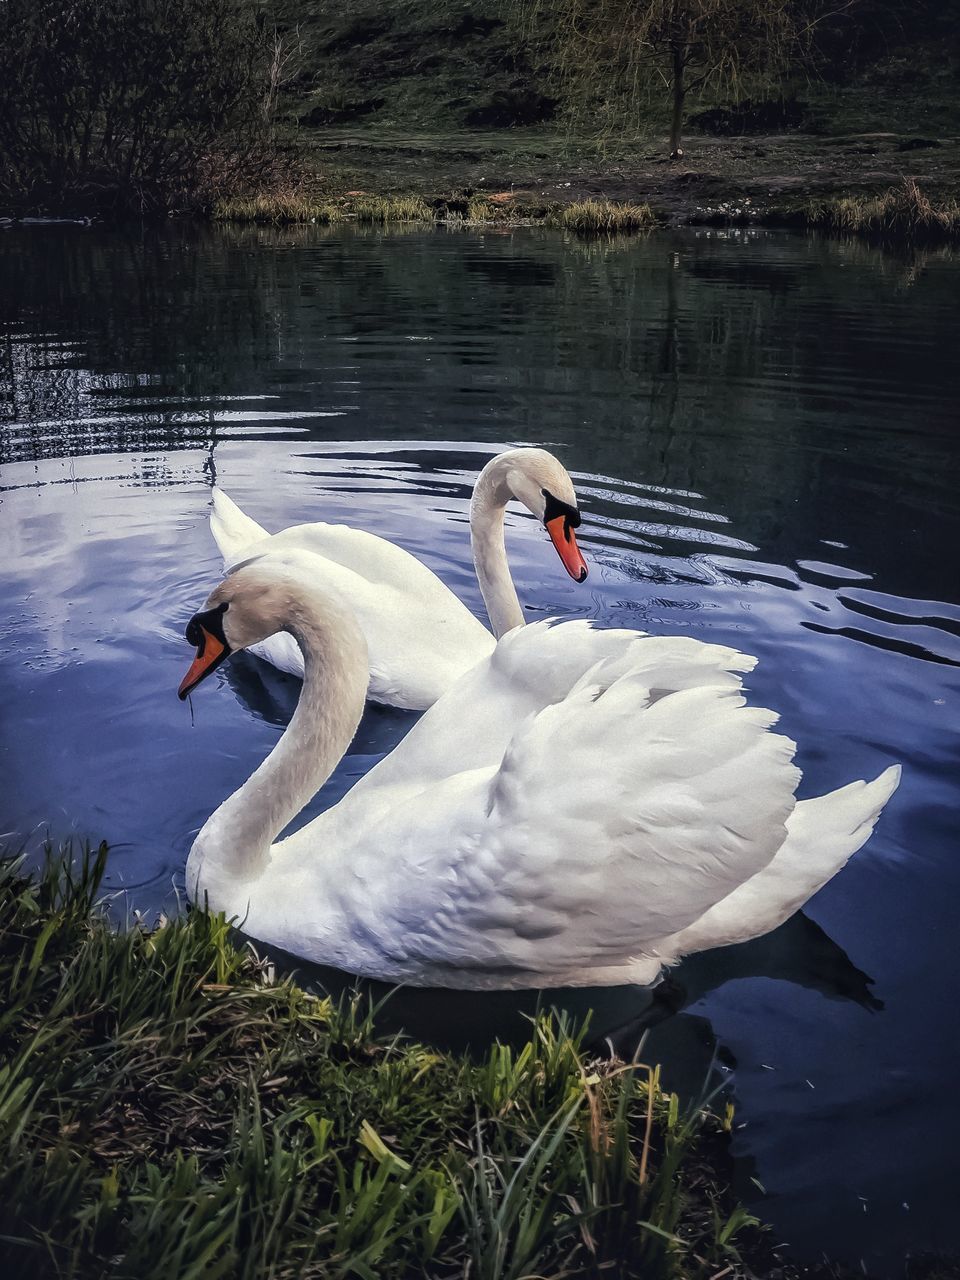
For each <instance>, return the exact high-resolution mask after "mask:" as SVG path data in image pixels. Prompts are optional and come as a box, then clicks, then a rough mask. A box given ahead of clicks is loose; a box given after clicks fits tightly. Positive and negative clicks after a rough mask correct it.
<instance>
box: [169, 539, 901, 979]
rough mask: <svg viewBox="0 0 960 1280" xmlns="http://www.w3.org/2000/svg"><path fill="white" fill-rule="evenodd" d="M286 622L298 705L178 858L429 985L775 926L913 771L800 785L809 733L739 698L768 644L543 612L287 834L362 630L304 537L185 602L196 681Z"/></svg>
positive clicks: (333, 730)
mask: <svg viewBox="0 0 960 1280" xmlns="http://www.w3.org/2000/svg"><path fill="white" fill-rule="evenodd" d="M278 628H282V629H284V630H286V631H288V632H289V633H290V634H291V635H293V636H294V637H295V638H296V640H297V642H298V644H299V645H300V647H301V649H302V651H303V654H304V659H305V671H304V683H303V689H302V692H301V695H300V701H299V704H298V706H297V710H296V712H295V714H294V716H293V719H292V721H291V722H290V725H289V726H288V728H287V730H286V732H285V733H284V734H283V736H282V737H281V739H280V741H279V742H278V744H277V745H276V747H275V748H274V750H273V751H272V752H271V753H270V755H269V756H268V757H267V759H266V760H265V761H264V762H263V763H262V764H261V765H260V767H259V768H258V769H257V770H256V772H255V773H253V775H252V776H251V777H250V778H249V779H248V780H247V781H246V782H245V783H244V784H243V786H242V787H240V789H239V790H238V791H237V792H236V793H235V794H234V795H232V796H230V797H229V799H227V800H226V801H224V803H223V804H222V805H221V806H220V807H219V808H218V809H217V810H216V812H215V813H214V814H213V815H212V816H211V817H210V818H209V819H208V820H207V822H206V823H205V824H204V826H203V827H202V828H201V830H200V833H199V835H198V836H197V838H196V840H195V842H194V844H193V847H192V849H191V851H190V855H189V858H188V861H187V873H186V874H187V888H188V892H189V893H190V895H191V897H192V898H193V899H194V900H195V901H200V902H203V901H205V900H206V902H207V903H208V905H209V906H210V907H211V908H212V909H214V910H218V911H223V912H225V913H226V915H227V916H228V917H233V918H235V919H236V920H237V921H238V922H239V924H240V927H241V928H243V930H244V931H245V932H246V933H248V934H250V935H251V936H252V937H254V938H258V939H261V940H262V941H264V942H267V943H273V944H276V945H278V946H281V947H283V948H285V949H286V950H288V951H291V952H294V953H295V954H298V955H300V956H303V957H305V958H306V959H309V960H312V961H316V962H320V963H324V964H330V965H336V966H338V967H339V968H341V969H345V970H347V971H348V972H352V973H359V974H364V975H367V976H370V977H377V978H383V979H386V980H388V981H402V982H407V983H411V984H414V985H420V986H448V987H462V988H495V987H549V986H569V985H588V984H589V985H593V984H606V985H614V984H617V983H649V982H652V981H653V980H654V979H655V978H656V977H657V975H658V973H659V971H660V968H661V966H662V965H663V964H669V963H672V962H673V961H675V960H677V959H678V958H679V957H680V956H681V955H683V954H685V953H687V952H690V951H697V950H703V949H705V948H707V947H713V946H719V945H722V944H724V943H728V942H735V941H740V940H742V939H745V938H747V937H751V936H754V935H756V934H760V933H764V932H766V931H767V930H769V929H772V928H774V927H775V926H776V925H778V924H779V923H781V921H783V920H784V919H786V917H787V916H788V915H790V914H791V913H792V912H793V911H794V910H795V909H796V908H797V907H799V906H800V905H801V904H802V903H803V902H805V901H806V899H807V898H808V897H810V895H811V894H813V893H815V892H816V890H817V889H819V888H820V886H821V885H823V884H825V883H826V881H827V880H829V879H830V877H831V876H832V875H834V873H835V872H837V871H838V870H839V869H840V868H841V867H842V866H843V864H844V863H845V862H846V860H847V859H848V858H849V857H850V855H851V854H852V853H854V852H855V851H856V850H857V849H858V848H859V847H860V846H861V845H862V844H863V843H864V841H865V840H866V839H867V837H868V836H869V834H870V832H871V830H872V829H873V825H874V823H875V822H876V820H877V817H878V816H879V814H880V811H881V809H882V808H883V806H884V804H885V802H886V801H887V800H888V799H889V797H890V795H891V794H892V792H893V791H894V789H895V788H896V786H897V782H898V779H899V775H900V769H899V766H893V767H891V768H889V769H887V770H886V771H885V772H884V773H882V774H881V775H880V776H879V777H878V778H876V779H875V780H874V781H873V782H870V783H864V782H853V783H850V784H849V785H848V786H846V787H842V788H841V789H840V790H839V791H835V792H833V793H831V794H830V795H826V796H822V797H819V798H817V799H812V800H801V801H797V800H796V799H795V797H794V789H795V787H796V785H797V782H798V780H799V777H800V772H799V770H798V769H797V768H796V767H795V765H794V764H793V763H792V757H793V752H794V744H793V743H792V742H790V741H789V739H787V738H785V737H782V736H780V735H778V734H774V733H771V732H769V730H770V727H771V726H772V725H773V724H774V723H775V721H776V718H777V717H776V716H775V715H774V714H773V713H772V712H770V711H765V710H762V709H758V708H754V707H747V706H746V704H745V700H744V698H743V696H742V693H741V683H740V678H739V673H741V672H744V671H749V670H750V669H751V668H752V667H753V665H754V659H753V658H749V657H745V656H744V655H743V654H740V653H737V652H736V651H735V650H733V649H727V648H724V647H723V646H720V645H712V644H703V643H701V642H699V641H696V640H692V639H688V638H677V637H655V636H644V635H643V634H642V633H638V632H634V631H622V630H616V631H613V630H611V631H603V630H596V629H594V628H592V627H591V626H590V624H588V623H586V622H579V621H577V622H566V623H560V624H559V625H556V626H550V625H549V624H547V623H543V622H540V623H535V624H533V625H531V626H527V627H520V628H517V629H516V630H515V631H512V632H511V633H510V634H509V635H507V636H505V637H504V638H503V639H502V640H501V641H500V642H499V644H498V645H497V647H496V650H495V651H494V652H493V653H492V654H491V655H490V656H489V657H488V658H486V659H484V660H483V661H482V662H480V663H479V664H478V665H477V666H476V667H475V668H474V669H473V670H472V671H470V672H468V674H467V675H466V676H464V677H463V678H462V679H461V680H459V681H458V682H457V684H456V685H455V686H454V687H453V688H452V689H450V690H449V691H448V692H447V693H446V694H444V695H443V697H441V698H440V699H439V701H437V702H436V703H435V704H434V706H433V707H432V708H431V709H430V710H429V711H427V713H426V714H425V715H424V716H423V717H422V719H421V720H420V721H419V722H418V723H417V724H416V725H415V726H414V727H413V729H412V730H411V731H410V733H409V734H408V735H407V737H406V738H404V740H403V741H402V742H401V743H400V745H399V746H398V747H397V748H396V749H395V750H394V751H393V752H392V753H391V754H390V755H389V756H387V757H386V758H385V759H384V760H383V761H381V762H380V763H379V764H378V765H376V767H375V768H373V769H372V770H371V771H370V772H369V773H368V774H367V775H366V777H364V778H363V779H361V781H359V782H358V783H357V784H356V786H354V788H353V789H352V790H351V791H350V792H349V793H348V794H347V795H346V796H345V797H344V798H343V799H342V800H341V801H340V802H339V803H338V804H337V805H335V806H334V807H333V808H332V809H329V810H328V811H327V812H326V813H323V814H321V815H320V816H319V817H317V818H314V819H313V820H312V821H311V822H309V823H308V824H307V825H306V826H304V827H303V828H302V829H301V830H299V831H297V832H295V833H294V834H293V835H291V836H288V837H287V838H286V839H283V840H279V841H278V842H277V843H275V844H272V843H271V841H273V840H274V839H276V837H277V835H278V833H280V832H281V831H283V829H284V828H285V827H286V825H287V824H288V823H289V822H290V821H291V820H292V819H293V818H294V817H295V816H296V814H297V813H299V811H300V810H301V809H302V808H303V806H304V805H305V804H306V802H307V801H308V800H309V799H310V798H311V796H313V794H314V793H315V791H316V790H317V789H318V788H319V786H320V785H321V784H322V783H323V782H324V780H325V779H326V778H327V777H328V776H329V774H330V773H331V772H332V770H333V769H334V768H335V766H336V764H337V762H338V760H339V759H340V758H341V756H342V754H343V753H344V751H345V750H346V748H347V746H348V745H349V743H350V740H351V737H352V736H353V733H354V730H355V728H356V726H357V723H358V721H359V718H360V715H361V712H362V710H363V704H364V697H365V694H366V683H367V655H366V649H365V645H364V641H363V635H362V632H361V630H360V628H359V627H358V625H357V623H356V622H355V621H354V619H353V618H352V617H351V615H350V613H349V612H348V611H347V610H346V609H345V608H344V607H343V606H342V605H341V604H340V603H339V602H338V601H336V600H334V599H333V598H332V597H330V596H328V595H327V594H326V593H325V592H324V591H323V590H322V588H321V586H320V585H319V584H318V582H317V578H316V573H315V572H314V571H313V566H312V564H311V558H310V556H309V555H305V554H304V553H295V552H290V553H278V552H268V553H266V554H264V555H263V556H261V557H258V558H256V559H254V560H253V561H251V562H249V563H247V564H245V565H243V566H241V567H239V568H238V569H237V570H236V571H234V572H233V573H232V574H230V575H229V576H228V577H227V578H226V579H225V580H224V581H223V582H222V583H221V584H220V585H219V586H218V587H217V588H216V589H215V590H214V592H213V593H212V594H211V596H210V597H209V599H208V600H207V603H206V605H205V607H204V609H203V611H202V612H200V613H198V614H196V615H195V616H194V617H193V619H192V620H191V621H190V623H189V625H188V627H187V638H188V640H190V641H191V643H195V644H196V645H197V656H196V658H195V660H194V662H193V664H192V666H191V667H190V669H189V671H188V672H187V674H186V676H185V677H184V679H183V682H182V684H181V686H180V696H181V697H185V696H186V695H187V693H189V692H190V690H191V689H193V688H194V687H195V686H196V685H197V684H199V682H200V681H201V680H202V679H203V678H204V677H205V676H206V675H207V674H209V672H210V671H212V670H214V668H215V667H217V666H218V665H219V664H220V663H221V662H222V661H223V660H224V659H225V658H227V657H228V656H229V655H230V654H231V653H232V652H234V651H235V650H237V649H243V648H249V647H250V646H251V645H253V644H256V643H258V642H259V641H260V640H262V639H263V638H264V636H266V635H269V634H271V633H272V632H273V631H275V630H277V629H278Z"/></svg>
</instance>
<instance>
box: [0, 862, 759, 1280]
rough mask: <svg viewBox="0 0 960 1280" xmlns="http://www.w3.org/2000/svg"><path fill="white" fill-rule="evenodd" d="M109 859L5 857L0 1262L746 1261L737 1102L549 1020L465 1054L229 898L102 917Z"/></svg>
mask: <svg viewBox="0 0 960 1280" xmlns="http://www.w3.org/2000/svg"><path fill="white" fill-rule="evenodd" d="M105 858H106V849H105V847H101V848H100V850H98V851H96V852H93V853H89V852H88V853H87V854H86V855H84V856H83V857H82V858H80V859H79V861H78V862H77V863H76V864H75V866H74V867H73V868H72V869H71V867H70V865H69V864H68V863H63V862H61V861H58V860H56V859H52V858H51V859H50V860H49V861H48V864H47V866H46V868H45V869H44V870H43V871H42V872H41V873H40V874H39V875H37V876H31V875H29V874H27V873H26V872H25V871H24V869H23V867H22V866H21V864H20V863H18V862H17V861H16V860H15V859H10V858H4V859H3V860H2V861H0V977H2V985H3V996H4V999H3V1002H2V1006H0V1007H2V1010H3V1012H2V1014H0V1148H2V1157H3V1158H2V1160H0V1257H2V1259H3V1274H4V1276H5V1277H18V1276H24V1277H27V1276H29V1277H43V1276H57V1277H98V1280H99V1278H100V1277H134V1276H136V1277H137V1278H138V1280H151V1278H153V1277H156V1278H157V1280H172V1277H176V1278H177V1280H200V1278H201V1277H203V1280H216V1278H217V1277H224V1276H229V1277H247V1278H250V1280H253V1277H272V1278H276V1280H283V1278H285V1277H291V1278H292V1277H323V1278H327V1277H331V1278H332V1277H348V1276H355V1277H360V1278H361V1280H373V1277H377V1278H379V1277H405V1276H413V1275H416V1276H436V1277H438V1278H439V1277H448V1276H466V1275H469V1276H471V1277H477V1278H478V1280H481V1278H483V1277H487V1278H489V1280H494V1278H496V1280H509V1278H510V1277H515V1278H517V1280H519V1277H522V1276H532V1275H537V1276H543V1277H558V1278H559V1277H560V1276H565V1277H566V1276H569V1277H573V1276H584V1277H600V1276H609V1277H632V1276H643V1277H645V1278H646V1280H657V1278H658V1277H664V1278H667V1277H671V1278H673V1280H683V1278H685V1277H704V1280H705V1278H706V1277H707V1276H712V1275H714V1274H716V1273H717V1272H721V1273H723V1274H725V1275H733V1274H735V1273H737V1272H738V1271H739V1262H738V1258H739V1254H738V1246H741V1242H742V1240H743V1239H744V1234H746V1236H747V1237H750V1236H753V1237H757V1238H759V1233H757V1232H756V1231H755V1229H754V1226H753V1221H754V1220H753V1219H750V1218H749V1216H748V1215H746V1214H745V1212H744V1211H743V1210H742V1209H741V1208H740V1207H739V1206H738V1205H737V1204H736V1202H735V1201H734V1200H733V1198H732V1196H731V1194H730V1192H729V1191H728V1190H727V1189H725V1188H724V1187H723V1186H722V1185H721V1184H718V1182H717V1179H716V1176H715V1169H714V1167H713V1165H712V1164H711V1160H712V1158H713V1157H712V1156H711V1157H710V1159H708V1158H707V1155H706V1153H707V1152H708V1150H709V1149H710V1147H711V1144H713V1145H716V1144H719V1146H720V1147H721V1148H722V1147H723V1143H724V1141H725V1139H724V1134H723V1130H724V1128H725V1127H729V1117H728V1118H727V1120H726V1121H721V1120H719V1119H716V1118H715V1117H713V1116H712V1115H711V1114H709V1113H708V1112H707V1111H705V1110H703V1109H695V1110H693V1111H691V1112H690V1113H689V1114H686V1115H684V1114H681V1112H680V1109H679V1106H678V1102H677V1099H676V1098H675V1097H673V1096H671V1095H668V1094H666V1093H664V1092H663V1091H662V1090H661V1088H660V1085H659V1081H658V1077H657V1072H656V1070H651V1069H649V1068H646V1067H642V1066H637V1065H632V1064H626V1063H623V1062H618V1061H610V1060H601V1059H597V1058H592V1057H590V1056H589V1055H588V1054H587V1053H586V1051H585V1049H584V1043H585V1041H584V1032H583V1029H579V1030H577V1029H573V1028H571V1027H569V1026H568V1025H566V1024H565V1023H563V1022H562V1021H560V1020H558V1019H556V1018H555V1017H552V1016H546V1015H545V1016H542V1017H540V1018H539V1019H538V1020H537V1021H536V1023H535V1024H533V1025H532V1026H531V1032H530V1039H529V1041H528V1043H527V1044H525V1045H524V1046H523V1047H522V1048H520V1049H519V1050H514V1049H510V1048H508V1047H507V1046H505V1045H501V1044H495V1045H494V1046H493V1047H491V1048H490V1049H489V1051H488V1052H487V1053H486V1055H485V1056H483V1057H481V1058H479V1059H476V1060H471V1059H468V1058H466V1057H462V1056H457V1055H454V1054H448V1053H440V1052H436V1051H433V1050H431V1049H428V1048H426V1047H424V1046H422V1045H417V1044H414V1043H409V1042H406V1041H404V1040H402V1039H398V1038H396V1037H394V1038H393V1039H390V1040H386V1039H384V1038H382V1037H380V1036H378V1034H377V1032H376V1029H375V1021H374V1016H373V1014H374V1011H373V1010H371V1008H370V1007H369V1004H368V1003H367V1002H365V1001H364V1000H363V999H361V997H359V996H357V995H354V996H352V997H350V998H348V999H344V1000H341V1001H339V1002H332V1001H331V1000H329V999H319V998H316V997H313V996H310V995H308V994H307V993H305V992H304V991H303V990H301V989H300V988H299V987H298V986H296V985H295V983H294V982H292V981H290V980H284V981H276V980H274V979H273V977H272V970H271V967H270V966H269V965H268V964H266V963H265V962H263V961H262V960H259V959H258V958H257V957H256V955H254V954H253V952H252V951H251V950H250V949H249V948H239V947H238V946H237V945H235V943H234V942H233V941H232V939H231V935H230V930H229V928H228V926H227V924H226V923H225V921H224V920H223V918H222V917H218V916H212V915H207V914H204V913H203V912H199V911H195V912H191V913H190V914H189V915H188V916H187V917H185V918H181V919H176V920H172V921H161V922H160V923H159V924H158V926H157V927H156V928H154V929H146V928H144V927H142V926H140V925H138V926H137V927H133V928H130V929H128V930H126V931H122V932H118V931H116V930H115V929H114V928H113V927H112V926H111V924H110V923H109V921H108V920H107V919H106V917H105V915H104V913H103V909H102V907H101V906H100V905H98V901H99V897H100V887H99V886H100V880H101V876H102V874H103V870H104V865H105ZM744 1228H746V1233H745V1232H744Z"/></svg>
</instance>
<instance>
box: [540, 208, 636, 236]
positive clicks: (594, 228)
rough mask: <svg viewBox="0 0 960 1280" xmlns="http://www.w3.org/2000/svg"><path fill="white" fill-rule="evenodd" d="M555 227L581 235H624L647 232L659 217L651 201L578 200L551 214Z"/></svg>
mask: <svg viewBox="0 0 960 1280" xmlns="http://www.w3.org/2000/svg"><path fill="white" fill-rule="evenodd" d="M551 222H552V223H553V224H554V225H555V226H560V227H564V228H565V229H566V230H568V231H575V232H576V233H577V234H578V235H601V236H605V235H622V234H624V233H627V232H633V231H648V230H650V228H651V227H654V226H656V224H657V218H656V215H655V214H654V212H653V210H652V209H651V208H650V206H649V205H648V204H618V203H616V202H615V201H612V200H577V201H575V202H574V203H573V204H568V205H566V206H565V207H564V208H562V209H559V210H558V211H557V212H556V213H555V214H553V215H552V217H551Z"/></svg>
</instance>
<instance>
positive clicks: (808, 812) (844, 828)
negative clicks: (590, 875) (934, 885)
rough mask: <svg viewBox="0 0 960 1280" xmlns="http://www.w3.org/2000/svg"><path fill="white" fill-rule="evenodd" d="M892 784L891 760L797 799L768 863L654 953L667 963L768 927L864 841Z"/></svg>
mask: <svg viewBox="0 0 960 1280" xmlns="http://www.w3.org/2000/svg"><path fill="white" fill-rule="evenodd" d="M899 783H900V766H899V765H898V764H894V765H891V766H890V768H889V769H885V770H884V771H883V773H881V774H880V776H879V777H878V778H874V779H873V781H872V782H851V783H849V784H848V785H847V786H845V787H840V789H839V790H837V791H831V792H829V794H827V795H825V796H817V797H816V798H815V799H812V800H799V801H798V802H797V805H796V808H795V809H794V811H793V813H792V814H791V815H790V817H789V818H788V819H787V822H786V827H787V838H786V839H785V840H784V842H783V844H782V845H781V846H780V848H779V849H778V850H777V853H776V854H775V855H774V857H773V859H772V861H771V862H769V863H768V864H767V866H766V867H764V869H763V870H762V871H760V872H758V873H757V874H756V875H755V876H752V877H751V878H750V879H749V880H747V881H745V883H744V884H742V885H740V887H739V888H738V889H734V891H733V892H732V893H730V894H728V895H727V896H726V897H725V898H724V899H722V901H720V902H718V903H717V904H716V905H715V906H713V907H711V908H710V910H709V911H707V912H705V913H704V915H702V916H701V917H700V919H699V920H696V921H695V922H694V923H693V924H692V925H690V926H689V928H687V929H683V930H682V931H681V932H680V933H677V934H674V935H673V936H672V937H670V938H665V939H663V940H662V941H661V942H660V943H659V944H658V946H657V948H656V950H657V952H658V954H660V955H662V956H663V958H664V960H667V961H671V960H675V959H679V957H680V956H683V955H689V954H690V953H691V952H694V951H706V950H708V949H709V948H710V947H724V946H728V945H729V944H730V943H734V942H746V941H747V939H748V938H757V937H760V935H761V934H764V933H769V932H770V930H771V929H776V927H777V926H778V925H780V924H783V922H784V920H786V919H788V918H789V917H790V916H792V915H793V913H794V912H795V911H798V910H799V909H800V907H802V906H803V904H804V903H805V902H806V901H807V900H808V899H809V898H812V897H813V895H814V894H815V893H816V892H817V890H818V889H822V888H823V886H824V885H825V884H826V883H827V881H828V880H830V879H832V877H833V876H835V875H836V874H837V872H838V871H839V870H840V869H841V868H842V867H843V866H845V865H846V863H847V861H848V860H849V859H850V858H851V857H852V856H853V855H854V854H855V853H856V852H857V850H858V849H859V848H860V847H861V846H862V845H864V844H866V842H867V840H868V839H869V838H870V834H871V832H872V831H873V828H874V827H875V826H876V822H877V819H878V818H879V817H880V814H881V812H882V811H883V807H884V805H885V804H886V803H887V801H888V800H889V799H890V797H891V796H892V795H893V793H894V791H896V789H897V786H898V785H899Z"/></svg>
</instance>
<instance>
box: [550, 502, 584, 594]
mask: <svg viewBox="0 0 960 1280" xmlns="http://www.w3.org/2000/svg"><path fill="white" fill-rule="evenodd" d="M544 524H545V526H546V530H547V533H549V535H550V541H551V542H552V543H553V545H554V546H555V547H556V549H557V555H558V556H559V557H560V559H561V560H562V561H563V567H564V568H565V569H566V571H567V573H569V575H570V577H571V578H573V580H574V582H584V581H585V580H586V577H587V562H586V561H585V560H584V558H583V556H582V555H581V554H580V548H579V547H578V546H577V536H576V534H575V533H574V532H573V526H572V525H571V523H570V518H569V517H568V516H566V515H559V516H554V517H553V518H552V519H551V520H546V521H544Z"/></svg>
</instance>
